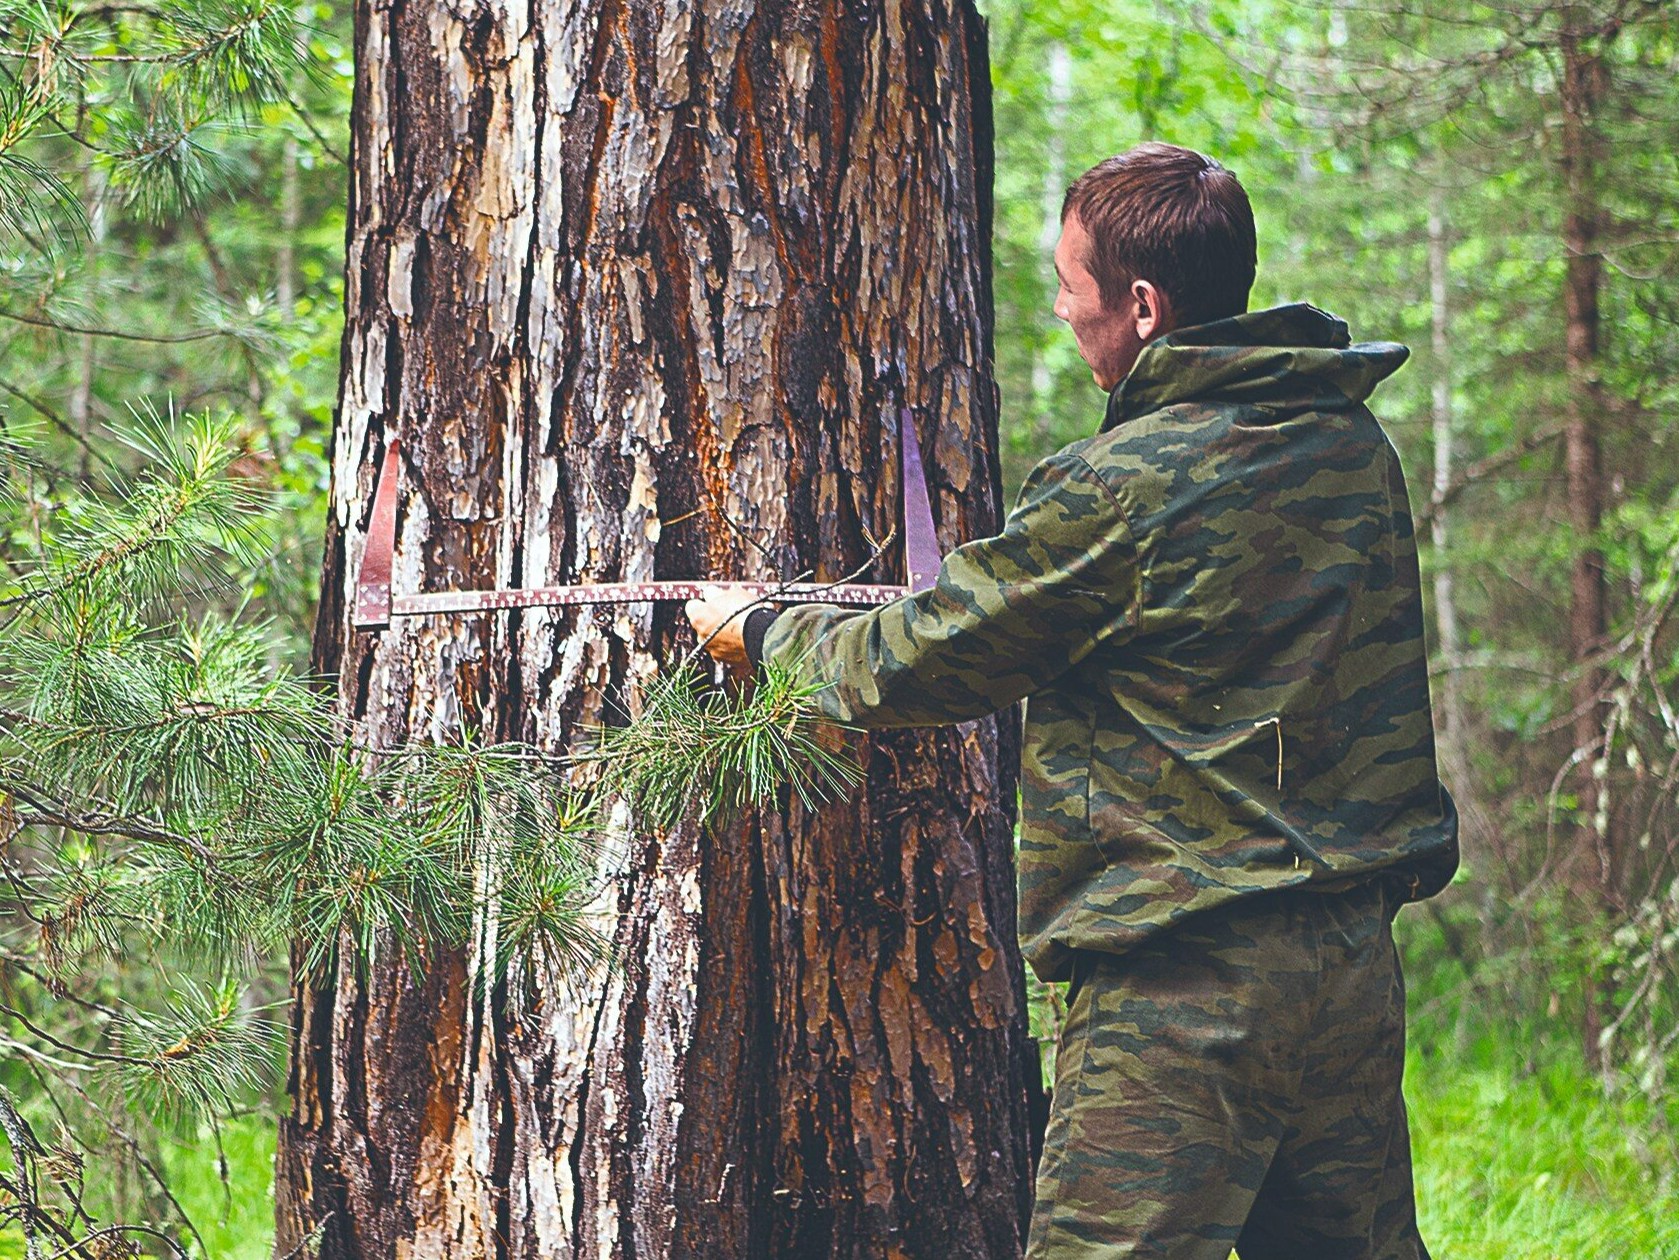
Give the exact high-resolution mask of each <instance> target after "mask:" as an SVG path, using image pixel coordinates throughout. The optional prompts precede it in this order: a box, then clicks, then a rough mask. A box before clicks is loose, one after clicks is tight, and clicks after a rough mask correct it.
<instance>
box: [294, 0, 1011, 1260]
mask: <svg viewBox="0 0 1679 1260" xmlns="http://www.w3.org/2000/svg"><path fill="white" fill-rule="evenodd" d="M356 50H357V75H356V94H355V104H354V117H353V130H354V158H353V162H352V168H353V170H352V194H351V198H352V199H351V209H350V224H349V230H348V267H347V287H346V304H347V316H348V318H347V327H346V332H345V338H344V345H343V369H342V371H343V378H342V390H341V398H340V409H339V415H338V420H337V424H336V429H335V434H334V443H335V445H334V464H333V470H334V484H333V490H332V496H331V511H332V519H331V521H330V524H329V533H328V546H327V560H326V571H325V576H324V583H323V598H322V609H321V615H320V621H319V624H318V627H317V633H316V654H317V665H318V667H319V668H320V669H321V670H323V671H324V672H326V673H328V674H331V675H335V676H336V677H337V679H338V685H339V693H340V698H341V705H342V711H343V713H344V715H345V716H346V718H348V719H349V720H351V721H353V722H354V723H355V726H356V728H357V730H358V731H359V733H360V735H361V737H362V738H363V739H365V740H367V741H368V742H370V743H372V744H376V745H387V744H392V743H395V742H398V741H402V740H408V739H424V740H440V741H445V740H453V739H456V738H458V737H459V735H460V732H461V731H462V730H463V729H468V728H470V729H473V730H476V731H480V732H483V733H485V734H487V735H488V736H491V737H494V738H522V739H528V740H533V741H535V742H538V743H540V744H542V745H544V746H545V747H548V748H551V749H556V750H558V749H567V748H571V747H574V746H575V741H576V740H577V739H578V737H579V735H580V733H581V732H583V730H584V728H585V727H586V726H588V725H590V724H593V723H604V722H607V721H611V720H615V717H616V715H617V714H618V713H619V712H620V711H621V706H633V705H634V703H635V695H636V688H637V685H638V683H639V682H641V681H643V680H645V679H647V678H648V677H649V676H650V675H651V674H652V672H653V671H654V670H655V669H656V668H657V667H658V665H659V663H660V662H668V661H670V660H672V659H673V657H674V656H675V655H677V654H679V653H680V651H681V650H682V649H683V648H684V647H685V646H686V645H688V644H689V643H690V642H691V639H690V638H689V636H688V633H687V630H686V623H685V622H684V621H683V619H682V617H681V614H680V610H679V609H677V608H675V607H671V606H657V607H653V606H633V607H632V606H619V607H611V608H604V609H597V610H592V611H591V610H580V611H578V610H573V611H562V610H541V609H539V610H531V611H526V612H524V613H522V614H521V613H511V614H509V613H502V614H497V615H494V616H482V617H454V618H444V617H438V618H428V619H414V620H407V621H398V622H397V623H395V624H394V625H393V626H392V628H391V629H389V630H385V631H381V632H377V633H372V634H368V633H357V632H354V631H352V630H351V629H350V628H349V624H348V623H349V612H348V602H349V601H348V597H347V588H348V586H349V585H350V583H351V582H352V581H353V578H354V573H355V570H356V567H357V564H358V562H359V559H360V555H361V550H362V545H363V538H364V533H365V530H366V528H367V519H368V511H369V506H370V501H371V492H372V482H373V471H374V469H375V468H377V466H378V463H379V460H380V457H381V455H382V452H383V450H384V448H385V446H386V444H387V442H388V441H389V440H391V438H392V437H393V436H399V437H400V438H401V439H402V442H403V489H402V492H401V497H400V507H399V518H398V539H397V550H396V560H395V579H394V580H395V584H396V585H397V586H398V587H399V588H400V589H407V590H420V589H434V590H435V589H447V588H451V587H467V586H479V587H482V586H492V585H494V586H513V585H535V584H553V583H563V582H578V581H584V582H587V581H605V580H630V581H634V580H642V579H650V578H655V577H658V578H690V577H697V576H716V577H729V576H733V577H741V578H767V577H789V576H793V575H795V574H798V573H801V572H803V571H805V570H812V571H814V572H815V574H816V575H817V577H818V579H831V578H836V577H838V576H840V575H842V574H844V573H846V572H848V571H850V570H851V569H853V568H854V567H855V566H857V565H859V564H860V563H862V562H863V561H864V560H865V559H866V557H867V556H868V555H869V553H870V550H871V547H870V543H869V540H870V539H871V538H872V539H880V538H884V537H885V536H886V535H887V534H888V532H889V531H890V530H891V529H892V528H893V526H894V523H895V521H896V520H897V514H898V494H899V487H898V477H897V473H896V469H897V462H896V459H897V450H898V440H899V439H898V436H897V432H896V422H895V419H894V416H895V410H896V408H897V406H898V405H899V404H900V403H905V404H908V405H910V406H912V407H914V408H916V409H917V415H918V416H919V417H920V430H919V431H920V436H921V442H922V446H923V449H924V450H925V451H926V453H927V456H928V461H929V465H930V475H931V476H932V477H933V478H934V481H935V495H934V510H935V514H936V516H937V518H938V525H939V533H940V537H941V541H942V542H943V543H944V544H945V546H947V547H949V546H951V545H953V544H955V543H957V542H958V541H960V540H962V539H964V538H967V537H970V536H974V535H976V534H980V533H984V532H988V531H990V530H992V529H993V528H994V526H995V525H996V524H997V521H998V515H997V500H998V491H999V487H998V484H997V481H998V473H997V465H996V459H995V439H996V390H995V387H994V384H993V380H992V376H991V345H990V341H991V310H990V304H989V296H988V295H989V286H990V276H989V270H988V269H989V262H988V248H989V227H990V224H989V217H990V206H989V201H988V199H989V186H990V133H989V114H988V107H987V104H986V101H987V91H988V85H987V78H986V62H985V43H984V33H983V29H982V27H981V24H980V22H979V20H978V18H977V17H976V15H975V14H974V12H973V9H972V6H971V4H970V3H969V0H902V2H900V3H895V4H886V5H869V4H863V3H842V2H840V0H810V2H808V3H801V4H796V5H774V6H770V5H762V6H760V5H756V4H754V3H751V2H750V0H663V2H661V3H633V4H632V3H624V2H622V0H573V2H566V0H524V2H523V3H521V2H520V0H452V2H451V3H444V2H443V0H428V2H424V3H420V2H407V3H399V2H397V0H362V3H360V4H359V5H358V7H357V15H356ZM760 547H761V548H762V550H760ZM896 555H897V552H896V551H895V550H893V551H891V552H889V553H888V556H889V558H888V559H887V561H886V562H885V563H884V565H883V568H884V570H885V571H884V572H882V571H880V570H877V574H876V576H875V577H874V578H873V579H871V580H885V581H891V580H901V578H902V574H901V571H899V570H898V569H897V567H896V566H897V565H898V563H899V562H898V560H897V559H896V558H895V557H896ZM1014 741H1015V734H1014V726H1013V723H1012V720H1008V719H1005V720H1000V721H985V722H979V723H973V724H969V725H966V726H963V727H960V728H954V729H950V730H946V731H943V732H937V733H934V732H913V733H902V734H895V735H892V736H886V737H880V738H874V739H869V740H866V741H858V751H859V755H860V756H861V757H862V759H863V764H864V765H865V767H866V769H867V772H868V783H867V787H866V790H863V791H860V792H859V793H857V794H856V795H855V798H854V799H853V800H851V801H849V802H846V803H843V804H839V805H836V806H833V807H829V808H825V809H823V810H822V811H821V812H820V813H818V814H809V813H806V812H804V811H802V810H800V809H799V808H798V807H797V806H796V804H793V803H784V804H783V806H782V807H781V808H778V809H771V810H766V811H763V812H762V813H760V814H758V815H757V816H754V817H752V818H750V819H748V820H746V821H745V822H744V823H743V824H741V825H738V826H734V827H731V828H730V829H728V830H726V831H724V832H721V833H719V834H709V835H700V834H695V833H694V832H692V831H690V830H681V831H679V832H677V833H676V834H671V835H665V836H656V837H644V838H642V839H639V840H637V841H635V842H634V844H633V845H631V846H629V847H628V849H627V850H626V851H625V852H623V853H622V854H621V855H620V858H619V860H618V864H617V866H616V867H615V869H614V870H613V871H611V872H610V873H611V874H612V875H613V876H614V878H615V883H614V884H613V885H612V894H611V896H612V899H613V903H614V904H613V910H614V911H615V914H614V920H613V921H614V924H615V927H614V931H615V940H614V944H615V948H616V954H617V958H618V960H619V961H618V966H617V967H616V968H615V969H614V970H612V971H611V972H610V974H600V975H596V976H594V977H592V978H591V980H590V981H589V983H588V984H587V985H585V986H583V987H582V988H581V989H573V990H565V989H560V988H553V987H550V988H548V989H546V991H544V992H542V993H540V994H535V995H525V994H520V993H508V992H505V991H502V990H500V989H494V990H491V991H489V992H485V993H482V994H479V993H476V992H475V990H474V987H473V985H472V984H471V981H470V976H471V969H472V966H473V959H472V958H470V957H466V958H455V959H450V960H445V961H443V962H442V963H439V964H437V965H434V966H432V967H431V968H429V969H428V970H427V971H426V972H425V974H424V975H423V976H420V975H416V974H414V973H413V972H411V971H410V970H408V969H406V968H405V967H403V966H402V965H400V963H399V962H397V961H395V960H393V959H389V958H384V959H379V960H376V961H375V963H374V965H373V966H372V967H371V968H370V969H368V971H367V973H366V975H365V978H361V979H358V977H357V974H356V973H355V972H354V971H353V970H352V969H351V968H349V967H347V966H340V968H339V969H338V970H337V972H336V974H335V976H334V977H332V979H331V981H330V982H327V983H312V982H310V981H308V980H307V979H306V978H303V977H299V978H298V980H297V981H296V985H295V996H296V1003H295V1008H294V1009H295V1014H294V1024H293V1044H292V1050H293V1057H292V1068H291V1075H290V1090H291V1095H292V1099H293V1110H292V1113H291V1115H290V1116H289V1117H288V1118H287V1119H286V1120H285V1122H284V1123H283V1125H282V1132H281V1148H280V1154H279V1159H278V1189H277V1196H278V1205H277V1207H278V1225H279V1228H278V1243H277V1248H278V1251H279V1252H280V1253H285V1252H287V1251H289V1250H290V1249H291V1248H292V1247H294V1246H295V1245H296V1244H297V1243H298V1242H299V1241H300V1240H301V1239H303V1238H304V1237H305V1236H306V1234H307V1233H308V1231H309V1230H311V1229H312V1228H314V1227H317V1226H319V1227H320V1228H321V1230H322V1234H321V1240H322V1241H321V1246H320V1254H322V1255H324V1256H330V1257H363V1256H399V1255H400V1256H423V1257H480V1256H490V1255H495V1256H509V1257H513V1256H517V1257H525V1256H542V1257H566V1256H583V1255H587V1256H590V1257H629V1256H639V1257H664V1256H708V1257H730V1258H731V1260H733V1258H736V1257H742V1258H745V1257H772V1256H773V1257H791V1256H800V1257H804V1256H810V1257H822V1256H857V1257H864V1256H867V1257H885V1256H924V1257H938V1258H940V1260H944V1258H946V1257H965V1256H986V1257H1001V1256H1013V1255H1016V1254H1017V1253H1018V1249H1019V1239H1020V1236H1021V1233H1022V1229H1023V1225H1024V1218H1025V1214H1026V1211H1027V1209H1028V1206H1029V1197H1030V1185H1029V1183H1030V1176H1029V1164H1030V1154H1029V1131H1030V1129H1031V1122H1030V1120H1029V1117H1028V1111H1029V1101H1030V1097H1031V1096H1030V1095H1029V1089H1031V1088H1033V1087H1034V1086H1033V1084H1031V1083H1033V1082H1035V1072H1036V1063H1035V1049H1034V1047H1033V1045H1032V1043H1031V1041H1030V1038H1029V1036H1028V1034H1027V1028H1026V1020H1025V1009H1024V1000H1023V989H1022V973H1021V968H1020V961H1019V955H1018V952H1017V949H1016V945H1015V941H1014V886H1013V870H1012V809H1013V798H1014V783H1013V775H1014V769H1013V766H1014V760H1015V757H1014V754H1015V747H1014Z"/></svg>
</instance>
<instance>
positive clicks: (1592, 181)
mask: <svg viewBox="0 0 1679 1260" xmlns="http://www.w3.org/2000/svg"><path fill="white" fill-rule="evenodd" d="M1564 22H1565V29H1564V32H1563V35H1562V37H1561V47H1562V57H1563V64H1562V94H1561V102H1562V165H1563V173H1564V176H1565V179H1566V197H1567V201H1566V206H1565V211H1564V216H1563V245H1564V249H1565V251H1566V254H1567V261H1566V272H1565V278H1564V291H1563V299H1564V311H1565V317H1566V320H1567V338H1566V356H1565V361H1566V365H1567V374H1568V413H1567V420H1566V428H1565V430H1564V434H1563V442H1564V447H1565V452H1564V458H1565V463H1566V467H1567V480H1568V500H1569V507H1570V512H1571V524H1572V525H1573V527H1574V532H1575V536H1576V539H1577V543H1576V546H1577V548H1578V550H1577V551H1576V552H1575V558H1574V567H1573V572H1572V575H1571V580H1570V611H1569V622H1568V640H1569V655H1570V657H1571V658H1572V660H1573V662H1574V666H1575V681H1574V690H1573V702H1574V721H1573V736H1574V747H1575V750H1576V755H1578V756H1579V757H1580V758H1581V760H1582V766H1581V771H1580V773H1579V775H1578V776H1577V781H1578V782H1579V784H1580V815H1581V818H1582V820H1583V823H1582V826H1581V828H1580V837H1581V840H1582V849H1583V850H1584V852H1582V853H1581V854H1580V855H1579V857H1580V859H1582V861H1581V868H1582V869H1581V875H1580V884H1579V886H1580V887H1581V889H1582V890H1583V891H1584V892H1585V893H1587V894H1588V895H1589V898H1590V900H1589V902H1588V904H1589V905H1591V906H1593V908H1596V909H1605V910H1607V909H1612V908H1613V906H1614V904H1615V900H1616V896H1615V894H1616V889H1615V881H1616V870H1615V855H1614V851H1613V850H1614V841H1613V837H1612V834H1611V827H1610V818H1609V807H1608V797H1607V795H1606V767H1605V765H1604V748H1603V744H1604V723H1605V718H1606V713H1605V707H1606V706H1605V691H1606V686H1605V683H1606V678H1605V674H1604V670H1603V668H1602V666H1601V665H1600V664H1598V653H1599V652H1601V650H1602V648H1603V642H1604V635H1605V633H1606V631H1607V628H1608V614H1607V608H1606V602H1607V595H1606V591H1605V584H1604V570H1603V552H1602V551H1601V549H1600V548H1599V547H1598V546H1597V543H1596V538H1597V533H1598V528H1599V526H1600V525H1601V523H1602V520H1603V456H1602V433H1601V427H1602V423H1603V412H1604V407H1603V398H1602V391H1601V390H1600V388H1599V379H1598V374H1599V372H1600V370H1601V369H1600V365H1599V318H1598V294H1599V292H1600V290H1601V288H1602V283H1603V259H1602V256H1601V255H1600V254H1599V252H1598V236H1599V231H1600V221H1601V218H1602V210H1601V207H1600V204H1599V201H1598V187H1597V186H1598V180H1599V178H1600V166H1601V162H1600V155H1599V150H1600V148H1601V141H1600V138H1599V134H1598V127H1599V123H1598V120H1597V117H1596V114H1597V111H1598V109H1599V107H1600V105H1601V103H1602V102H1603V100H1604V99H1605V97H1606V95H1607V92H1608V86H1609V84H1608V77H1609V68H1608V63H1607V61H1606V60H1605V59H1604V57H1603V56H1602V50H1601V49H1599V48H1598V47H1596V46H1595V45H1594V44H1592V43H1590V42H1588V40H1587V39H1586V38H1585V37H1584V36H1583V35H1582V24H1583V22H1584V15H1583V14H1581V13H1578V12H1575V11H1573V10H1570V11H1569V12H1568V13H1567V14H1566V15H1565V18H1564ZM1586 990H1587V991H1586V1001H1585V1008H1586V1009H1585V1025H1584V1029H1583V1033H1584V1040H1585V1048H1586V1055H1587V1058H1588V1061H1590V1062H1591V1063H1593V1064H1598V1063H1599V1062H1600V1059H1601V1049H1600V1046H1599V1042H1600V1039H1601V1034H1602V1030H1603V1028H1604V1026H1605V1019H1606V1016H1607V1015H1608V1014H1609V1012H1608V1011H1607V1010H1606V1009H1605V1007H1606V1003H1607V1002H1608V1000H1609V998H1608V995H1607V994H1605V993H1603V992H1602V991H1601V985H1600V983H1599V977H1597V976H1595V975H1594V974H1592V973H1590V972H1588V974H1587V983H1586Z"/></svg>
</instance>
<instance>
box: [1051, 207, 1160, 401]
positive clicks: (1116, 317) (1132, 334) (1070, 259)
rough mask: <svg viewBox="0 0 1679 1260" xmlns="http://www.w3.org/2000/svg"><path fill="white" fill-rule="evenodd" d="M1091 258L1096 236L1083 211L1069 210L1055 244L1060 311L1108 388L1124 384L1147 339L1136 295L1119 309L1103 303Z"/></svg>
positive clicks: (1130, 294)
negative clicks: (1088, 227) (1092, 238)
mask: <svg viewBox="0 0 1679 1260" xmlns="http://www.w3.org/2000/svg"><path fill="white" fill-rule="evenodd" d="M1089 257H1090V234H1089V233H1087V232H1086V231H1085V230H1084V225H1083V224H1082V223H1080V222H1079V217H1078V215H1077V213H1072V214H1069V215H1068V216H1067V217H1066V219H1064V220H1063V221H1062V223H1061V239H1060V241H1058V242H1057V243H1056V246H1055V274H1056V277H1057V278H1058V279H1059V280H1060V285H1059V287H1058V288H1057V290H1056V294H1055V315H1056V318H1058V319H1064V320H1066V321H1067V323H1068V325H1069V326H1070V327H1071V328H1072V330H1073V340H1074V341H1076V342H1077V343H1078V348H1079V357H1080V358H1082V359H1083V360H1084V361H1085V362H1086V363H1088V364H1089V365H1090V374H1091V376H1093V377H1095V378H1096V384H1097V385H1098V386H1100V387H1101V388H1102V390H1103V391H1104V392H1106V391H1108V390H1111V389H1113V387H1114V386H1115V385H1118V384H1119V383H1120V381H1121V380H1123V379H1124V378H1125V374H1126V373H1127V372H1129V371H1130V370H1131V366H1132V364H1134V363H1136V361H1137V356H1138V355H1139V354H1141V353H1142V349H1143V344H1144V337H1143V336H1141V335H1139V331H1138V315H1139V313H1140V312H1139V308H1138V301H1137V295H1136V293H1135V292H1128V293H1126V295H1125V300H1124V301H1123V302H1122V303H1121V305H1120V307H1119V309H1118V310H1110V309H1108V308H1107V307H1105V306H1103V305H1102V293H1101V290H1100V289H1098V288H1097V287H1096V277H1095V276H1093V275H1091V274H1090V271H1089V269H1088V268H1087V267H1086V266H1085V259H1087V258H1089ZM1133 288H1135V286H1133Z"/></svg>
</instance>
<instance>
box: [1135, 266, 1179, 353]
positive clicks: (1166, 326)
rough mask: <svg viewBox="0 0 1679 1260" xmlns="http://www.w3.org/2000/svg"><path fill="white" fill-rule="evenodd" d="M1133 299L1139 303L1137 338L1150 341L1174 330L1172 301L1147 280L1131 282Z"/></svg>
mask: <svg viewBox="0 0 1679 1260" xmlns="http://www.w3.org/2000/svg"><path fill="white" fill-rule="evenodd" d="M1131 299H1132V301H1134V302H1136V304H1137V340H1138V341H1141V342H1145V343H1146V342H1149V341H1151V340H1153V339H1154V338H1155V337H1159V336H1163V335H1164V334H1166V333H1169V332H1171V331H1172V303H1171V301H1170V300H1169V299H1168V298H1167V297H1166V295H1165V294H1164V293H1162V292H1161V291H1160V290H1159V289H1158V288H1156V287H1155V286H1154V285H1153V284H1151V283H1149V282H1148V281H1147V280H1133V281H1132V282H1131Z"/></svg>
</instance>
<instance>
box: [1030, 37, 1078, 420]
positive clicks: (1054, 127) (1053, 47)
mask: <svg viewBox="0 0 1679 1260" xmlns="http://www.w3.org/2000/svg"><path fill="white" fill-rule="evenodd" d="M1048 79H1049V82H1048V85H1047V86H1048V90H1049V118H1048V135H1047V138H1046V141H1045V161H1044V182H1043V186H1042V189H1041V192H1040V201H1041V203H1042V205H1041V213H1042V215H1043V227H1042V228H1041V229H1040V230H1039V232H1038V257H1039V258H1040V259H1041V260H1042V267H1043V276H1044V282H1045V283H1046V284H1047V285H1049V291H1050V292H1051V293H1052V294H1053V293H1054V292H1055V289H1056V284H1057V280H1056V275H1055V244H1056V242H1057V241H1059V240H1060V239H1061V198H1062V196H1063V195H1064V194H1065V193H1066V191H1067V141H1066V128H1067V106H1068V105H1069V104H1070V103H1071V102H1072V98H1073V59H1072V57H1071V56H1070V55H1069V54H1068V52H1067V45H1066V44H1064V43H1062V42H1061V41H1060V40H1055V41H1053V42H1052V43H1051V44H1050V46H1049V66H1048ZM1044 305H1045V308H1046V309H1047V307H1048V306H1049V303H1047V302H1046V303H1045V304H1044ZM1054 386H1055V381H1054V377H1053V375H1052V373H1051V372H1050V370H1049V360H1048V359H1047V358H1045V357H1044V353H1043V350H1042V349H1041V348H1038V347H1034V348H1033V351H1032V410H1033V412H1034V413H1035V414H1036V415H1037V419H1038V427H1039V429H1040V431H1043V430H1047V428H1048V425H1049V420H1050V409H1051V398H1050V393H1051V391H1052V390H1053V388H1054Z"/></svg>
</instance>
